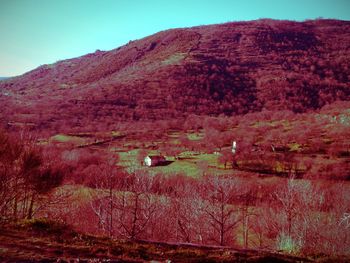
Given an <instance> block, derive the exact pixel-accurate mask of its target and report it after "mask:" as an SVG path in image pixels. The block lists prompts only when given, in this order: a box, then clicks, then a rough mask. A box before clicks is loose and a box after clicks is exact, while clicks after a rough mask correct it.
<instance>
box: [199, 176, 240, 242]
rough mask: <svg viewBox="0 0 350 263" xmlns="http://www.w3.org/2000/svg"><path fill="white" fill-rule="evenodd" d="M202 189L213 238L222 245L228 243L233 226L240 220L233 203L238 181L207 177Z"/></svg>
mask: <svg viewBox="0 0 350 263" xmlns="http://www.w3.org/2000/svg"><path fill="white" fill-rule="evenodd" d="M202 190H203V194H204V198H205V204H204V206H203V211H204V213H205V214H206V215H207V218H208V222H209V224H210V226H211V228H212V230H213V236H211V239H213V240H214V241H215V242H216V243H217V244H218V245H220V246H223V245H226V244H227V243H228V242H229V238H231V239H232V238H233V236H232V233H233V228H234V227H235V226H236V225H237V223H238V222H239V220H238V215H237V208H236V207H234V205H233V203H232V201H233V197H234V194H235V192H236V182H235V181H234V180H232V179H226V178H219V177H218V176H216V177H207V178H206V179H205V181H204V186H203V188H202ZM230 234H231V235H230ZM231 241H233V240H231Z"/></svg>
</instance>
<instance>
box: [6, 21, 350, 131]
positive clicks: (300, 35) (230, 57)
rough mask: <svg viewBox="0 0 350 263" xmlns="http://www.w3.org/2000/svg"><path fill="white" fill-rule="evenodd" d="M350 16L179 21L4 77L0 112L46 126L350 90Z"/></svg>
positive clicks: (243, 107) (301, 108)
mask: <svg viewBox="0 0 350 263" xmlns="http://www.w3.org/2000/svg"><path fill="white" fill-rule="evenodd" d="M349 42H350V22H349V21H337V20H314V21H311V20H310V21H305V22H291V21H274V20H257V21H251V22H234V23H226V24H219V25H209V26H199V27H193V28H184V29H171V30H166V31H162V32H159V33H157V34H154V35H152V36H149V37H146V38H143V39H140V40H136V41H130V42H129V43H128V44H127V45H125V46H122V47H119V48H116V49H114V50H111V51H96V52H95V53H92V54H87V55H85V56H82V57H78V58H74V59H68V60H63V61H59V62H57V63H54V64H51V65H43V66H40V67H39V68H37V69H35V70H33V71H30V72H28V73H26V74H24V75H22V76H18V77H15V78H11V79H9V80H5V81H2V82H1V83H0V104H1V105H2V107H1V108H2V109H1V110H0V119H1V122H3V123H20V124H23V123H26V124H29V125H31V126H35V127H37V128H39V129H42V128H43V129H45V128H50V129H56V130H57V129H58V130H59V129H62V127H67V126H68V127H76V126H81V127H84V126H86V125H87V124H89V125H92V126H93V124H98V123H101V122H103V123H114V122H115V121H130V120H154V119H157V120H159V119H170V118H179V117H185V116H188V115H189V114H198V115H219V114H226V115H233V114H245V113H248V112H259V111H261V110H262V109H267V110H272V111H274V110H276V111H277V110H291V111H294V112H307V111H309V110H314V109H318V108H321V107H322V106H323V105H325V104H330V103H332V102H333V101H336V100H349V99H350V89H349V84H348V83H349V78H350V77H349V76H350V68H349V62H350V49H349Z"/></svg>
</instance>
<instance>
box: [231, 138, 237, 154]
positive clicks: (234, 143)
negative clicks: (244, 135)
mask: <svg viewBox="0 0 350 263" xmlns="http://www.w3.org/2000/svg"><path fill="white" fill-rule="evenodd" d="M236 150H237V142H236V141H233V142H232V153H233V154H235V153H236Z"/></svg>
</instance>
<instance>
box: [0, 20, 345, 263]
mask: <svg viewBox="0 0 350 263" xmlns="http://www.w3.org/2000/svg"><path fill="white" fill-rule="evenodd" d="M349 40H350V23H349V22H347V21H335V20H315V21H306V22H290V21H273V20H259V21H253V22H239V23H238V22H237V23H227V24H222V25H212V26H201V27H194V28H187V29H174V30H168V31H164V32H160V33H158V34H155V35H152V36H150V37H147V38H144V39H141V40H137V41H133V42H130V43H129V44H127V45H125V46H123V47H120V48H118V49H115V50H112V51H108V52H104V51H97V52H95V53H94V54H89V55H86V56H83V57H80V58H75V59H70V60H65V61H60V62H57V63H55V64H53V65H44V66H42V67H39V68H38V69H35V70H33V71H31V72H28V73H26V74H24V75H22V76H19V77H16V78H12V79H8V80H4V81H1V82H0V103H1V106H2V107H1V109H0V120H1V121H2V122H3V123H4V125H3V126H4V130H3V131H1V132H0V180H1V184H0V224H1V225H8V224H10V225H11V224H13V221H15V222H19V223H20V224H34V225H35V224H39V225H40V224H41V223H42V222H44V223H45V227H46V228H50V227H51V226H50V224H51V221H47V220H55V221H57V222H60V223H64V224H67V225H69V226H70V227H72V228H75V229H76V230H79V231H82V232H85V233H89V234H93V235H106V236H109V237H110V238H112V239H116V238H117V239H122V240H129V241H132V242H135V243H134V244H138V245H139V243H136V241H137V242H140V240H143V241H145V240H147V242H149V241H152V242H170V243H173V244H178V243H181V244H183V243H189V244H191V246H219V247H226V248H225V249H227V247H235V248H243V249H255V250H256V251H255V252H256V253H258V252H257V251H262V250H272V251H280V252H283V253H292V254H298V255H303V256H305V255H307V256H310V257H321V256H322V255H324V254H326V255H337V256H339V257H340V258H345V255H349V253H350V251H349V247H350V243H349V242H350V239H349V236H350V232H349V231H350V227H349V225H350V216H349V212H350V211H349V207H350V199H349V198H350V196H349V194H348V193H349V187H350V185H349V180H350V173H349V171H350V141H349V138H350V128H349V127H350V103H349V100H350V89H349V76H350V69H349V57H350V54H349V45H348V43H349ZM233 141H235V142H236V143H237V148H236V149H235V151H234V153H233V152H232V142H233ZM149 154H150V155H164V156H166V158H167V163H166V165H164V166H159V167H149V168H145V167H144V166H142V163H143V160H144V157H145V156H146V155H149ZM41 218H45V219H44V220H43V219H41ZM23 220H24V221H23ZM28 220H30V221H29V223H28ZM42 220H43V221H42ZM11 222H12V223H11ZM52 224H55V223H52ZM54 226H55V225H54ZM12 234H13V235H14V236H15V235H20V234H18V233H17V232H16V231H14V233H12ZM9 235H11V233H10V234H9ZM1 238H2V239H3V240H8V237H7V236H6V235H3V236H2V237H1V235H0V240H1ZM75 238H76V237H75ZM75 238H72V239H74V240H75ZM94 240H95V239H94ZM95 241H96V240H95ZM95 241H94V242H95ZM45 242H46V241H45ZM74 242H75V241H74ZM74 242H73V243H72V244H75V243H74ZM76 242H77V243H79V242H80V241H76ZM96 242H97V241H96ZM106 242H107V243H108V244H109V248H106V246H107V245H106V244H105V243H103V244H102V245H101V246H103V249H105V250H106V249H107V250H108V249H112V248H113V249H116V248H115V244H114V243H111V242H112V241H110V240H109V239H108V241H106ZM138 245H137V246H138ZM164 246H165V245H164ZM1 248H2V247H1V246H0V249H1ZM177 248H179V249H181V247H180V246H178V247H177ZM4 249H5V250H6V249H8V247H4ZM70 249H71V248H70V247H69V250H70ZM72 249H73V248H72ZM89 249H91V248H89ZM101 249H102V248H101ZM119 249H121V248H119ZM122 249H124V248H122ZM127 249H131V248H130V247H128V248H127ZM148 249H154V248H153V247H148ZM164 249H165V248H164ZM73 250H74V249H73ZM227 251H229V250H227ZM158 252H159V251H158V250H157V252H154V253H155V254H152V255H153V256H152V257H154V258H158V259H165V257H163V256H160V255H159V254H158ZM250 252H252V251H250ZM250 252H249V253H250ZM255 252H254V253H255ZM67 253H68V252H67ZM96 253H97V252H96ZM120 253H121V254H122V255H123V256H120V257H119V258H124V256H125V257H126V258H127V259H130V258H132V256H130V255H126V254H127V253H126V252H125V251H124V250H123V252H120ZM125 253H126V254H125ZM166 253H170V252H166ZM189 253H190V252H189ZM191 253H199V252H198V251H197V252H193V251H192V252H191ZM200 253H202V252H200ZM213 253H214V252H213ZM215 253H216V252H215ZM228 253H229V252H228ZM246 253H247V255H248V254H249V253H248V250H247V251H246ZM97 254H98V253H97ZM105 254H106V253H105ZM105 254H104V255H105ZM89 255H90V254H89ZM109 255H110V258H114V256H115V255H114V254H113V253H112V252H109ZM173 256H174V255H173ZM192 256H193V255H192ZM197 256H198V255H197ZM197 256H196V257H197ZM89 257H90V256H89ZM174 257H175V256H174ZM203 257H204V256H203ZM203 257H202V254H201V257H200V259H199V258H198V257H197V258H195V257H194V256H193V257H192V258H193V260H196V259H197V260H202V259H203ZM208 257H209V255H208ZM0 258H1V250H0ZM98 258H100V257H98ZM135 258H138V259H140V258H142V259H145V256H144V255H143V256H140V255H138V256H137V257H135ZM204 258H205V257H204ZM147 259H148V258H147ZM182 259H183V258H182ZM215 259H216V260H220V259H221V260H232V258H230V257H223V258H215ZM309 259H310V260H312V258H309ZM179 260H180V259H179ZM286 260H287V259H286ZM288 260H289V259H288ZM291 260H292V259H291ZM305 260H306V259H305Z"/></svg>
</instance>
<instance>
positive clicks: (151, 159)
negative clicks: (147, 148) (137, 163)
mask: <svg viewBox="0 0 350 263" xmlns="http://www.w3.org/2000/svg"><path fill="white" fill-rule="evenodd" d="M165 163H166V159H165V157H164V156H161V155H154V156H150V155H148V156H146V157H145V159H144V164H145V165H146V166H157V165H162V164H165Z"/></svg>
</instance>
